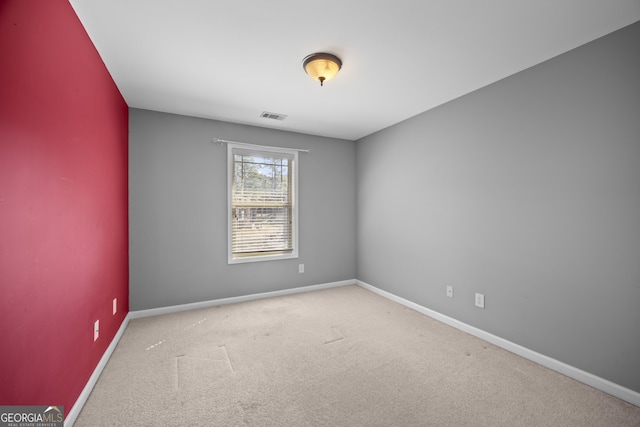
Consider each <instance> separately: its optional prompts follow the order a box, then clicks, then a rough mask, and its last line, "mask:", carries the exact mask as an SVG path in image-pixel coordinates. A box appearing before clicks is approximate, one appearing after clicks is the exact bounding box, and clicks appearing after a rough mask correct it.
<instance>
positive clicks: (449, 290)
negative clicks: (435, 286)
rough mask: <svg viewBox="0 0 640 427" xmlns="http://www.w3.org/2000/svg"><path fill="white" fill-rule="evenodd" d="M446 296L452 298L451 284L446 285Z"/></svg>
mask: <svg viewBox="0 0 640 427" xmlns="http://www.w3.org/2000/svg"><path fill="white" fill-rule="evenodd" d="M447 296H448V297H449V298H453V286H451V285H447Z"/></svg>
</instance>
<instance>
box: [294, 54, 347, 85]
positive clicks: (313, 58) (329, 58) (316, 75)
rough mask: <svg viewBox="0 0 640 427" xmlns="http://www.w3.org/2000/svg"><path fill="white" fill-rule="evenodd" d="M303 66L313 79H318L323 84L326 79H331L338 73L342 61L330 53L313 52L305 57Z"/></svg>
mask: <svg viewBox="0 0 640 427" xmlns="http://www.w3.org/2000/svg"><path fill="white" fill-rule="evenodd" d="M302 67H303V68H304V71H305V72H306V73H307V74H309V75H310V76H311V78H312V79H314V80H318V81H319V82H320V86H322V85H323V83H324V82H325V81H327V80H331V79H332V78H333V76H335V75H336V74H337V73H338V71H339V70H340V68H342V61H341V60H340V58H338V57H337V56H335V55H332V54H330V53H313V54H311V55H309V56H307V57H306V58H304V60H303V61H302Z"/></svg>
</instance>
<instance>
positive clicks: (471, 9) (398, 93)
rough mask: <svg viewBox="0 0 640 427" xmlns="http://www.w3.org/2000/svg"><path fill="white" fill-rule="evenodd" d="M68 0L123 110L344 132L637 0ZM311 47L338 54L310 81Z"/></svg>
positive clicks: (544, 53) (614, 19) (467, 83)
mask: <svg viewBox="0 0 640 427" xmlns="http://www.w3.org/2000/svg"><path fill="white" fill-rule="evenodd" d="M70 2H71V4H72V6H73V8H74V9H75V11H76V13H77V14H78V17H79V18H80V20H81V21H82V23H83V25H84V27H85V28H86V30H87V33H88V34H89V36H90V37H91V39H92V41H93V43H94V44H95V46H96V48H97V50H98V52H99V53H100V55H101V57H102V59H103V61H104V62H105V64H106V66H107V68H108V69H109V71H110V73H111V75H112V76H113V79H114V80H115V82H116V84H117V86H118V88H119V89H120V91H121V93H122V95H123V96H124V98H125V100H126V101H127V103H128V105H129V106H130V107H135V108H143V109H149V110H156V111H163V112H170V113H176V114H183V115H189V116H196V117H206V118H212V119H218V120H224V121H229V122H235V123H243V124H249V125H254V126H261V127H268V128H277V129H282V130H289V131H296V132H302V133H308V134H314V135H323V136H328V137H336V138H343V139H347V140H357V139H359V138H362V137H364V136H366V135H369V134H371V133H373V132H376V131H378V130H380V129H383V128H385V127H388V126H390V125H393V124H395V123H397V122H400V121H402V120H404V119H407V118H409V117H412V116H414V115H416V114H419V113H421V112H423V111H426V110H429V109H431V108H434V107H436V106H438V105H440V104H443V103H445V102H447V101H450V100H452V99H454V98H457V97H459V96H461V95H464V94H466V93H469V92H471V91H474V90H476V89H478V88H481V87H483V86H486V85H488V84H490V83H492V82H495V81H497V80H500V79H502V78H504V77H506V76H509V75H511V74H514V73H516V72H518V71H521V70H523V69H526V68H528V67H531V66H533V65H535V64H537V63H540V62H542V61H545V60H547V59H549V58H552V57H554V56H557V55H559V54H561V53H564V52H566V51H568V50H570V49H573V48H575V47H578V46H580V45H582V44H584V43H587V42H589V41H592V40H594V39H596V38H599V37H601V36H603V35H605V34H608V33H610V32H613V31H615V30H617V29H619V28H622V27H624V26H627V25H629V24H632V23H634V22H636V21H639V20H640V0H526V1H525V0H395V1H393V2H392V1H384V0H381V1H375V2H374V1H372V0H323V1H304V0H269V1H263V0H235V1H233V0H224V1H223V0H70ZM322 51H324V52H330V53H333V54H335V55H338V56H339V57H340V58H341V59H342V61H343V68H342V70H341V71H340V72H339V73H338V75H337V76H336V77H335V78H334V79H333V80H330V81H328V82H326V83H325V86H324V87H320V85H319V83H318V82H315V81H313V80H312V79H311V78H310V77H309V76H307V75H306V74H305V73H304V71H303V69H302V59H303V58H304V57H305V56H306V55H308V54H310V53H313V52H322ZM263 111H269V112H275V113H281V114H285V115H288V117H287V118H286V119H285V120H284V121H276V120H271V119H265V118H261V117H259V115H260V113H261V112H263Z"/></svg>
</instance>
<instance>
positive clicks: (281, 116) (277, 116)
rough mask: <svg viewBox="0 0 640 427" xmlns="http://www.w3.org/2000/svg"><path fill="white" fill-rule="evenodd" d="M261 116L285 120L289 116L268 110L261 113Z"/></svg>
mask: <svg viewBox="0 0 640 427" xmlns="http://www.w3.org/2000/svg"><path fill="white" fill-rule="evenodd" d="M260 117H262V118H264V119H273V120H284V119H286V118H287V116H286V115H285V114H278V113H270V112H268V111H263V112H262V113H260Z"/></svg>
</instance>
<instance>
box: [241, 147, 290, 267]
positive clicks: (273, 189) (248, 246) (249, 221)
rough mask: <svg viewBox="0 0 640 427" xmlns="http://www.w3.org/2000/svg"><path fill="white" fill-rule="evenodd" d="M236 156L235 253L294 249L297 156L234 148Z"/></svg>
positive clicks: (253, 253) (279, 251)
mask: <svg viewBox="0 0 640 427" xmlns="http://www.w3.org/2000/svg"><path fill="white" fill-rule="evenodd" d="M232 157H233V181H232V188H231V191H232V193H231V211H232V212H231V217H232V224H231V228H232V229H231V251H232V256H233V257H234V258H242V257H251V256H258V255H271V254H273V255H276V254H287V253H292V252H293V250H294V239H293V232H294V230H293V222H294V218H293V215H294V209H293V202H294V201H293V192H292V189H293V188H292V187H293V185H292V172H293V167H294V166H293V161H294V156H293V155H292V154H289V153H278V152H271V151H269V152H266V151H265V152H259V151H255V150H250V149H244V148H233V149H232Z"/></svg>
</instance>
